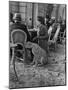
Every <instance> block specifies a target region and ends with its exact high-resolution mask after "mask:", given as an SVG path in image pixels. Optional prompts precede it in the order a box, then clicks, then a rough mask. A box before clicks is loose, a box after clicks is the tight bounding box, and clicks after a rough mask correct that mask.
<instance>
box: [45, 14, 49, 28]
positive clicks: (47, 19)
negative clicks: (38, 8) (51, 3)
mask: <svg viewBox="0 0 68 90" xmlns="http://www.w3.org/2000/svg"><path fill="white" fill-rule="evenodd" d="M49 21H50V17H49V15H48V14H46V25H47V28H48V29H49V27H50V23H49Z"/></svg>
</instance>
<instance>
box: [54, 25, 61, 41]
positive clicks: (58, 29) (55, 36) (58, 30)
mask: <svg viewBox="0 0 68 90" xmlns="http://www.w3.org/2000/svg"><path fill="white" fill-rule="evenodd" d="M59 32H60V25H58V27H57V30H56V33H55V35H54V37H53V40H54V41H56V40H57V38H58V35H59Z"/></svg>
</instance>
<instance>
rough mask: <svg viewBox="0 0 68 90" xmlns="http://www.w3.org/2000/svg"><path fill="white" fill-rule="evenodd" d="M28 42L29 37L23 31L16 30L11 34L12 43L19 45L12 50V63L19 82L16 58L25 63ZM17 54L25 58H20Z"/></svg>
mask: <svg viewBox="0 0 68 90" xmlns="http://www.w3.org/2000/svg"><path fill="white" fill-rule="evenodd" d="M26 40H27V35H26V33H25V32H24V31H23V30H20V29H14V30H13V31H12V32H11V43H12V44H13V46H14V45H18V46H19V47H18V46H16V47H13V48H12V59H11V63H12V65H13V69H14V72H15V76H16V78H17V80H18V76H17V72H16V69H15V60H16V58H18V60H21V59H22V61H23V62H24V61H25V46H24V44H25V42H26ZM17 52H20V53H21V54H22V55H23V58H21V57H20V56H18V54H17Z"/></svg>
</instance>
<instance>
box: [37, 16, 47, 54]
mask: <svg viewBox="0 0 68 90" xmlns="http://www.w3.org/2000/svg"><path fill="white" fill-rule="evenodd" d="M37 24H38V27H39V35H38V36H37V38H38V43H39V46H40V47H41V48H43V49H44V50H45V51H46V53H47V56H48V54H49V49H48V30H47V27H46V25H45V19H44V18H43V17H41V16H38V18H37Z"/></svg>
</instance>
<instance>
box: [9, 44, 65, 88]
mask: <svg viewBox="0 0 68 90" xmlns="http://www.w3.org/2000/svg"><path fill="white" fill-rule="evenodd" d="M50 55H51V57H49V63H48V64H47V65H45V66H40V67H33V66H24V64H23V63H18V62H16V71H17V74H18V77H19V80H20V82H18V81H16V79H15V75H14V72H13V68H12V66H11V65H10V80H9V87H10V88H24V87H38V86H59V85H66V70H65V68H66V60H65V45H64V44H63V45H60V44H59V45H58V47H57V49H56V51H55V52H54V51H50Z"/></svg>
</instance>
